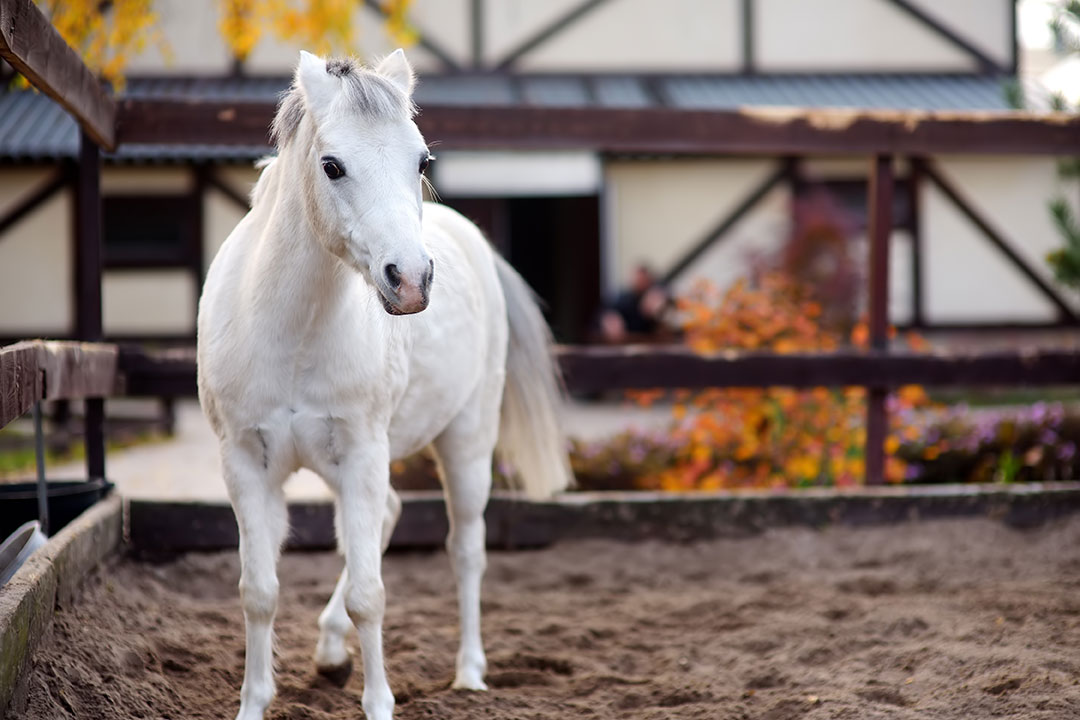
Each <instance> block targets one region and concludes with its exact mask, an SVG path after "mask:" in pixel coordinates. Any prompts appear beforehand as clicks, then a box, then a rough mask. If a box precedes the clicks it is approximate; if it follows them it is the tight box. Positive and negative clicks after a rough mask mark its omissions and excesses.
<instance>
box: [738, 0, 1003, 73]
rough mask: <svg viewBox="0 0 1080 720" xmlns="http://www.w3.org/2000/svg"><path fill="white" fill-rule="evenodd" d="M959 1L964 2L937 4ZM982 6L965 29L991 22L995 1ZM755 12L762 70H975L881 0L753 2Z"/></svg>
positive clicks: (965, 57) (970, 62)
mask: <svg viewBox="0 0 1080 720" xmlns="http://www.w3.org/2000/svg"><path fill="white" fill-rule="evenodd" d="M957 2H961V3H962V2H964V0H936V4H943V5H948V4H955V3H957ZM980 5H982V6H984V7H985V9H984V10H983V11H982V12H976V13H975V14H973V15H972V16H971V17H968V18H967V19H966V21H965V22H964V27H973V26H978V25H979V24H981V23H983V22H989V21H987V20H984V18H985V17H986V16H987V15H989V14H992V13H993V12H994V10H995V9H996V6H997V5H998V2H997V1H996V0H990V1H988V2H985V3H980ZM991 5H993V6H995V7H990V6H991ZM757 8H758V10H757V18H758V21H757V23H756V25H755V33H754V37H755V50H756V52H757V62H758V68H759V69H760V70H762V71H766V72H769V71H773V72H784V71H814V70H822V71H829V70H852V69H856V68H857V69H859V70H863V71H866V70H882V71H887V70H898V69H905V70H915V69H922V70H951V71H956V72H963V71H969V70H974V69H977V64H976V62H975V61H974V60H973V59H972V58H971V57H970V56H969V55H967V54H966V53H965V52H963V51H962V50H960V49H959V48H957V47H955V46H954V45H952V44H951V43H949V42H948V41H947V40H945V39H943V38H941V37H939V36H938V35H936V34H935V33H933V32H932V31H930V30H929V29H928V28H926V27H925V26H923V25H922V24H921V23H919V21H917V20H915V19H914V18H912V17H910V16H909V15H907V14H906V13H905V12H903V11H902V10H899V9H898V8H896V7H893V6H892V5H890V4H889V3H886V2H882V1H880V0H799V1H798V2H792V1H791V0H757ZM954 14H957V15H958V14H959V12H956V13H954Z"/></svg>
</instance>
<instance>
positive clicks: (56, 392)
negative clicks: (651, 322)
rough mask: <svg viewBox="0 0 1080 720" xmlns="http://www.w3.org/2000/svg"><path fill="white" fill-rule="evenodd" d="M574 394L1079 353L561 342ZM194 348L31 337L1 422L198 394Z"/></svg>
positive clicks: (1077, 378)
mask: <svg viewBox="0 0 1080 720" xmlns="http://www.w3.org/2000/svg"><path fill="white" fill-rule="evenodd" d="M557 355H558V359H559V364H560V366H561V368H562V371H563V375H564V377H565V379H566V385H567V388H568V389H569V390H570V391H571V392H575V393H593V392H603V391H617V390H630V389H649V388H669V389H676V388H679V389H682V388H686V389H702V388H712V387H773V386H775V387H794V388H807V387H819V386H830V387H839V386H871V387H882V388H895V387H899V386H902V385H926V386H931V387H979V386H1050V385H1076V384H1078V383H1080V350H1074V351H1069V350H1061V351H1049V352H1024V351H1016V352H1007V351H1000V352H980V353H910V352H888V351H874V350H867V351H856V350H851V351H842V352H834V353H795V354H790V355H777V354H775V353H763V352H721V353H713V354H700V353H695V352H693V351H691V350H690V349H688V348H685V347H682V346H667V347H663V346H660V347H658V346H655V345H642V346H610V347H608V346H563V347H560V348H558V350H557ZM195 393H196V387H195V353H194V351H193V350H167V351H159V352H153V351H147V350H144V349H142V348H138V347H120V348H118V347H117V346H115V345H109V344H88V343H72V342H43V341H40V340H38V341H28V342H21V343H17V344H15V345H10V346H8V347H5V348H0V426H2V425H5V424H7V423H8V422H10V421H12V420H14V419H15V418H17V417H19V416H20V415H22V414H23V413H25V412H27V411H28V410H29V409H30V408H31V407H32V405H33V403H35V402H37V401H38V400H53V399H84V398H92V397H112V396H118V395H126V396H132V397H156V396H165V397H185V396H190V397H193V396H194V395H195Z"/></svg>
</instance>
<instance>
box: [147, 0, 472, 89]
mask: <svg viewBox="0 0 1080 720" xmlns="http://www.w3.org/2000/svg"><path fill="white" fill-rule="evenodd" d="M467 4H468V0H416V2H415V4H414V6H413V16H414V17H415V19H416V24H417V26H418V27H421V28H423V29H424V31H425V32H427V33H430V35H431V37H432V38H433V39H434V40H435V41H436V42H438V43H439V44H440V45H441V46H443V47H445V48H446V49H447V50H448V51H450V53H451V55H454V56H460V57H461V58H464V57H465V53H466V52H467V50H466V48H468V47H469V42H470V40H469V36H468V33H467V28H468V25H469V20H468V16H467V15H466V14H465V9H464V8H465V7H466V6H467ZM154 8H155V11H156V12H157V13H158V14H159V16H160V22H159V23H158V29H159V30H160V32H161V35H162V36H163V38H164V40H165V44H166V45H167V46H168V50H169V52H168V53H163V52H162V51H161V48H160V46H159V45H158V44H155V43H151V44H149V45H147V47H146V48H145V49H144V50H143V51H142V52H141V53H138V54H136V55H134V56H133V57H132V59H131V62H130V64H129V65H128V68H129V69H128V74H129V75H140V74H143V75H145V74H154V75H170V74H173V75H190V74H204V75H215V74H217V75H220V74H225V73H228V72H230V71H231V68H232V55H231V53H230V51H229V49H228V47H227V46H226V44H225V41H224V39H223V38H222V37H221V31H220V29H219V24H220V22H221V12H220V2H219V0H157V2H155V3H154ZM353 22H354V26H355V47H354V48H353V52H355V53H356V54H359V55H360V56H362V57H365V58H375V57H380V56H382V55H385V54H386V53H388V52H390V51H391V50H393V49H394V48H395V47H396V45H395V44H394V42H393V40H391V39H390V38H389V37H388V36H387V34H386V32H385V30H384V29H383V20H382V17H381V16H380V15H379V14H378V13H377V12H375V11H374V10H372V9H370V8H367V7H366V6H363V4H362V3H361V2H358V3H357V9H356V12H355V14H354V20H353ZM301 49H309V48H306V47H305V48H301V47H300V45H299V44H297V43H292V42H289V43H285V42H281V41H279V40H278V39H277V38H276V37H275V36H274V33H273V32H272V30H271V29H269V28H266V29H265V30H264V32H263V34H262V36H261V38H260V39H259V42H258V44H257V45H256V46H255V49H254V50H253V51H252V53H251V55H250V56H249V57H248V59H247V63H246V69H247V71H248V72H251V73H254V74H288V73H289V72H291V71H292V69H293V68H294V67H295V66H296V60H297V56H298V55H299V51H300V50H301ZM409 59H410V60H411V61H412V63H413V65H414V66H415V67H416V69H417V70H420V71H428V70H436V69H438V68H439V61H438V60H437V59H436V58H435V57H434V56H433V55H431V54H430V53H428V52H427V51H426V50H424V49H423V48H421V47H419V46H413V47H411V48H409Z"/></svg>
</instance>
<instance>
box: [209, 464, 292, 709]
mask: <svg viewBox="0 0 1080 720" xmlns="http://www.w3.org/2000/svg"><path fill="white" fill-rule="evenodd" d="M260 452H261V451H260ZM222 465H223V469H224V474H225V481H226V485H227V486H228V489H229V497H230V499H231V501H232V505H233V510H234V512H235V513H236V523H237V526H238V527H239V530H240V598H241V602H242V604H243V607H244V627H245V633H246V650H245V654H244V684H243V686H242V688H241V690H240V712H239V713H238V714H237V716H236V717H237V720H261V718H262V717H263V713H264V712H265V711H266V708H267V706H269V705H270V701H271V700H273V698H274V648H273V624H274V615H275V613H276V611H277V599H278V579H277V560H278V556H279V555H280V551H281V544H282V543H283V542H284V541H285V535H286V533H287V532H288V526H289V520H288V512H287V510H286V507H285V497H284V495H283V493H282V489H281V483H280V482H278V478H274V477H270V473H269V470H268V469H267V468H266V467H263V465H262V463H261V462H260V461H258V460H257V459H256V458H254V457H252V456H251V453H250V452H248V451H247V450H245V449H244V448H239V447H232V448H224V449H223V452H222Z"/></svg>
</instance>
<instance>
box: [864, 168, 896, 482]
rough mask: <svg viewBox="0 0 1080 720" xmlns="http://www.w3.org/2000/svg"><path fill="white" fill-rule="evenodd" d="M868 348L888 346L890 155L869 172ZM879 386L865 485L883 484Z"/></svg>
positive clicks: (873, 393) (874, 389)
mask: <svg viewBox="0 0 1080 720" xmlns="http://www.w3.org/2000/svg"><path fill="white" fill-rule="evenodd" d="M868 194H869V197H868V198H867V203H868V206H869V221H870V222H869V226H868V230H869V236H870V272H869V282H870V322H869V326H870V327H869V329H870V347H871V348H872V349H874V350H885V349H887V347H888V344H889V237H890V236H891V235H892V229H893V224H892V209H893V159H892V156H891V155H877V156H875V157H874V159H873V162H872V164H871V169H870V183H869V188H868ZM887 394H888V389H887V388H886V387H885V386H882V385H873V386H869V387H867V399H866V484H867V485H880V484H881V483H883V482H884V481H885V433H886V432H887V430H888V418H887V417H886V413H885V397H886V395H887Z"/></svg>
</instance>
